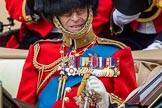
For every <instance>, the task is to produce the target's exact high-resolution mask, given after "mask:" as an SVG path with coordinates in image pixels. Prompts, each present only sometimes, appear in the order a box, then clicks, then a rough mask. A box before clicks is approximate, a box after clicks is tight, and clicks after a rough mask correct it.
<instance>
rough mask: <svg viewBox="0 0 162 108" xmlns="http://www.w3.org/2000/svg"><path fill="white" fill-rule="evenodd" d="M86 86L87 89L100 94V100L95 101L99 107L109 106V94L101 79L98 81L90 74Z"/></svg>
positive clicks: (106, 107) (105, 107)
mask: <svg viewBox="0 0 162 108" xmlns="http://www.w3.org/2000/svg"><path fill="white" fill-rule="evenodd" d="M86 87H87V88H88V89H93V90H94V91H96V92H97V93H99V94H100V95H101V98H102V99H101V101H99V102H98V103H97V106H98V107H99V108H108V107H109V94H108V92H107V91H106V89H105V86H104V85H103V83H102V81H100V80H99V79H98V78H97V77H95V76H90V77H89V79H88V80H87V85H86Z"/></svg>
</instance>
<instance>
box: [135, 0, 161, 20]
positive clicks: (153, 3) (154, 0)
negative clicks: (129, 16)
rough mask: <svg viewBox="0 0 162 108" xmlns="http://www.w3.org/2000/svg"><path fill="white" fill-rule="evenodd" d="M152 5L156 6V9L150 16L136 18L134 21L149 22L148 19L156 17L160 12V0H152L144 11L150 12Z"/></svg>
mask: <svg viewBox="0 0 162 108" xmlns="http://www.w3.org/2000/svg"><path fill="white" fill-rule="evenodd" d="M154 7H157V8H158V10H157V11H156V12H155V13H154V14H153V15H152V16H150V17H148V18H138V19H137V20H136V21H138V22H149V21H152V20H154V19H156V18H157V17H158V16H159V14H160V13H161V9H162V0H152V4H151V5H150V7H149V8H148V9H146V10H145V11H144V12H150V11H152V9H153V8H154Z"/></svg>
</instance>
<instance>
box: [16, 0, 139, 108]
mask: <svg viewBox="0 0 162 108" xmlns="http://www.w3.org/2000/svg"><path fill="white" fill-rule="evenodd" d="M36 3H37V4H39V5H37V7H35V8H36V9H37V10H39V12H40V13H42V16H43V17H44V18H46V19H48V20H49V21H51V22H53V23H54V24H55V25H56V26H57V28H59V29H60V31H61V32H62V33H63V40H60V39H57V40H46V41H39V42H36V43H35V44H34V45H32V46H31V47H30V49H29V54H28V56H27V58H26V62H25V64H24V68H23V73H22V78H21V82H20V85H19V90H18V95H17V98H18V99H20V100H22V101H26V102H29V103H32V104H37V105H38V106H39V107H40V108H51V107H53V108H60V107H63V108H64V107H66V108H79V107H81V108H83V107H84V108H88V107H90V108H93V107H99V108H108V107H110V108H112V107H117V106H119V105H120V104H121V103H122V102H123V100H124V99H126V97H127V96H128V94H129V93H130V92H131V91H132V90H134V89H135V88H136V87H137V85H136V77H135V70H134V64H133V59H132V55H131V50H130V48H129V47H126V46H125V45H124V44H123V43H120V42H117V41H112V40H109V39H105V38H99V37H97V36H96V35H95V33H94V32H93V29H92V19H93V15H95V14H96V9H97V6H98V0H52V1H47V0H36ZM47 7H48V8H47Z"/></svg>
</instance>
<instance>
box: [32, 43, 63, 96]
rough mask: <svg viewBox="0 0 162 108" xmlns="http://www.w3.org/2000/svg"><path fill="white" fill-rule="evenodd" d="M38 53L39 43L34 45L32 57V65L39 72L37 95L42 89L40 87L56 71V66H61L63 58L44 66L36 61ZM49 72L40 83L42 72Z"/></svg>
mask: <svg viewBox="0 0 162 108" xmlns="http://www.w3.org/2000/svg"><path fill="white" fill-rule="evenodd" d="M39 51H40V46H39V43H37V44H35V45H34V56H33V65H34V67H35V68H36V69H38V70H39V73H38V82H37V94H38V92H39V90H40V88H41V87H42V85H43V84H44V83H45V82H46V81H47V80H48V79H49V78H50V77H51V76H52V75H53V74H54V73H55V72H56V71H57V68H58V66H59V65H60V64H61V62H62V60H63V58H62V57H60V58H58V59H57V60H56V61H54V62H53V63H51V64H48V65H45V64H40V63H38V61H37V58H38V53H39ZM45 71H46V72H50V73H49V74H48V75H47V76H46V78H45V79H44V80H43V81H42V76H43V72H45Z"/></svg>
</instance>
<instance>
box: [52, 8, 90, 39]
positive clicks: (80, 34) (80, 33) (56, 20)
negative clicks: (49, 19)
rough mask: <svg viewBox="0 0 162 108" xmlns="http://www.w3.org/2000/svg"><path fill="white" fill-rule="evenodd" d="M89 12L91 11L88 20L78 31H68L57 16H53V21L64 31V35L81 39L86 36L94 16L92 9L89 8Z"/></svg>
mask: <svg viewBox="0 0 162 108" xmlns="http://www.w3.org/2000/svg"><path fill="white" fill-rule="evenodd" d="M88 12H89V14H88V17H87V21H86V23H85V25H84V27H83V28H82V29H81V30H80V31H78V32H76V33H72V32H69V31H67V30H66V29H65V28H64V27H63V26H62V24H61V22H60V21H59V19H58V18H57V17H53V22H54V24H55V26H56V27H57V28H59V29H60V30H61V31H62V33H63V35H66V36H69V37H70V38H71V39H79V38H81V37H82V36H84V34H86V32H87V31H88V30H89V29H90V27H91V23H92V18H93V13H92V9H91V8H89V10H88Z"/></svg>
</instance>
